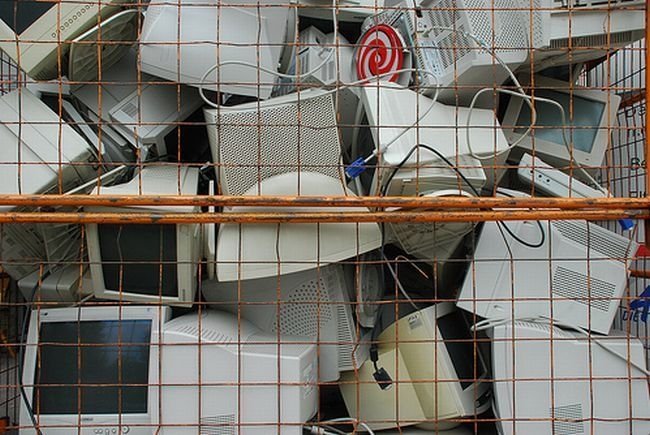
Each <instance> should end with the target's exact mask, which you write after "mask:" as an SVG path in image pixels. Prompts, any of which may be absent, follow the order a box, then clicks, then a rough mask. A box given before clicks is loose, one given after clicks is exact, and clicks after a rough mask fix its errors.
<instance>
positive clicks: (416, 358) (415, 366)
mask: <svg viewBox="0 0 650 435" xmlns="http://www.w3.org/2000/svg"><path fill="white" fill-rule="evenodd" d="M391 309H392V307H391ZM377 341H378V343H379V344H378V354H379V358H378V361H377V366H378V367H379V368H383V369H384V370H385V372H386V374H387V375H388V377H389V378H390V382H392V387H390V388H383V389H382V388H381V387H380V384H379V383H378V382H377V381H376V380H375V378H374V376H373V375H374V373H375V371H376V369H375V367H374V365H373V363H372V361H366V363H365V364H364V365H363V366H362V367H361V368H360V369H359V371H358V372H346V373H344V374H343V376H341V383H340V385H339V387H340V389H341V393H342V394H343V399H344V400H345V404H346V406H347V409H348V411H349V413H350V416H351V417H352V418H355V419H358V420H359V421H362V422H364V423H366V424H367V425H368V426H369V427H370V428H371V429H373V430H375V429H377V430H379V429H389V428H395V427H403V426H409V425H411V426H412V425H418V426H421V427H423V428H425V429H427V430H444V429H446V428H451V427H454V426H457V425H458V422H454V421H450V420H452V419H459V418H461V417H467V416H473V415H477V414H480V413H482V412H484V411H486V410H487V409H488V408H489V406H490V386H489V384H488V383H487V382H484V381H485V379H486V378H487V370H486V368H485V365H484V363H483V361H482V359H481V357H480V352H479V351H478V349H476V350H475V346H476V342H475V341H473V339H472V334H471V333H470V331H469V328H468V327H467V324H466V322H465V320H464V319H463V316H462V314H461V312H460V311H458V310H456V309H455V308H454V306H453V304H452V303H441V304H437V305H433V306H431V307H428V308H425V309H422V310H420V311H416V312H413V313H411V314H408V315H407V316H405V317H403V318H401V319H400V320H398V321H397V322H395V323H393V324H391V325H390V326H389V327H388V328H386V329H385V330H384V331H383V332H382V333H381V334H379V336H378V338H377Z"/></svg>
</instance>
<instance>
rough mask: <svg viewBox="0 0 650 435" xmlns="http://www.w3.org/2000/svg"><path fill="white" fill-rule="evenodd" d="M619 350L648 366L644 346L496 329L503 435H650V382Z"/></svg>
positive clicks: (532, 329) (542, 330) (511, 326)
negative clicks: (604, 347)
mask: <svg viewBox="0 0 650 435" xmlns="http://www.w3.org/2000/svg"><path fill="white" fill-rule="evenodd" d="M596 340H598V341H599V342H600V343H602V344H603V345H604V346H607V347H608V348H609V349H612V350H613V351H614V352H617V353H619V354H620V355H622V356H624V358H628V359H629V360H630V361H633V362H634V363H635V364H637V365H640V366H641V367H645V366H646V353H645V349H644V348H643V345H642V343H641V342H640V341H639V340H638V339H636V338H632V337H630V336H629V335H627V334H624V333H622V332H616V333H615V332H614V331H613V332H612V333H611V334H610V335H609V336H607V337H599V336H592V337H588V336H587V335H584V334H580V333H577V332H573V331H570V330H562V329H560V328H558V327H554V326H549V325H546V324H539V323H529V322H522V321H516V322H511V323H506V324H504V325H501V326H497V327H495V328H494V331H493V333H492V337H491V342H492V370H493V373H494V404H495V409H494V411H495V414H496V418H497V427H498V429H499V433H500V434H501V435H512V434H515V433H518V434H519V433H525V434H527V435H546V434H550V433H556V434H589V433H593V434H623V433H625V434H630V435H645V434H647V433H650V421H649V418H650V405H649V403H650V397H649V396H648V383H647V377H646V375H645V374H644V373H642V372H640V371H639V370H638V369H636V368H634V367H633V366H631V365H629V364H628V363H627V362H626V361H624V360H623V359H620V358H618V357H617V356H615V355H613V354H611V353H610V352H609V351H608V350H606V349H603V348H602V347H601V346H600V345H599V344H597V343H596V342H595V341H596Z"/></svg>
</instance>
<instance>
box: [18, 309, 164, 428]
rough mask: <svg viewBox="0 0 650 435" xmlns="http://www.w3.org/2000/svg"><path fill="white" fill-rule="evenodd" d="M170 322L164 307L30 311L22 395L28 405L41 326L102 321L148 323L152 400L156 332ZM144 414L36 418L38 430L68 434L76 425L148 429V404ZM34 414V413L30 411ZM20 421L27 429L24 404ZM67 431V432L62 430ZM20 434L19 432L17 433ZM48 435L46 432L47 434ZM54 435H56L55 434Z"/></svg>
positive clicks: (149, 419)
mask: <svg viewBox="0 0 650 435" xmlns="http://www.w3.org/2000/svg"><path fill="white" fill-rule="evenodd" d="M170 318H171V310H170V309H169V308H167V307H164V306H151V307H137V306H130V307H124V306H103V307H78V308H52V309H38V310H34V311H32V315H31V318H30V322H29V332H28V334H27V341H26V343H25V360H24V367H23V373H22V385H23V386H24V389H25V394H26V396H27V397H28V399H29V400H30V405H32V406H33V405H34V404H33V403H31V400H32V398H33V394H34V388H33V387H34V374H35V371H36V360H37V355H38V348H39V333H40V327H41V324H43V323H60V322H76V321H79V322H89V321H102V320H113V321H114V320H151V336H150V349H151V350H150V352H149V373H148V381H147V383H148V395H147V397H148V399H149V400H150V399H151V397H152V390H153V389H154V388H155V384H157V382H158V379H157V370H152V367H154V368H155V367H157V366H158V361H159V355H158V352H157V351H156V349H158V346H157V342H154V341H155V340H156V339H157V338H155V337H157V335H156V334H155V332H156V331H160V330H161V328H162V325H163V324H164V323H165V322H166V321H167V320H169V319H170ZM146 409H147V412H146V413H138V414H78V413H76V414H51V415H50V414H45V415H38V414H37V415H36V418H37V421H38V423H39V427H41V430H43V429H44V428H47V426H52V427H53V428H55V427H58V428H56V429H54V430H55V431H61V433H63V432H65V431H66V430H69V428H71V427H79V425H82V426H85V427H87V428H89V427H94V426H103V427H106V426H110V425H121V426H128V425H149V424H151V421H152V414H151V412H150V407H149V404H148V403H147V407H146ZM33 411H34V412H36V409H35V408H34V409H33ZM20 421H21V426H29V425H31V418H30V415H29V412H28V410H27V406H26V405H25V403H24V401H21V404H20ZM66 427H67V429H66ZM21 432H22V430H21ZM48 433H49V432H48ZM57 433H58V432H57Z"/></svg>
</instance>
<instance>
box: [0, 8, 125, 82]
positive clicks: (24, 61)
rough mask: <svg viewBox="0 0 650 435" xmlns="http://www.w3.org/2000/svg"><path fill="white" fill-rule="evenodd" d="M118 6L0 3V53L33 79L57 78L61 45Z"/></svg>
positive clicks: (65, 46)
mask: <svg viewBox="0 0 650 435" xmlns="http://www.w3.org/2000/svg"><path fill="white" fill-rule="evenodd" d="M122 3H127V2H124V1H106V2H101V3H96V2H64V3H59V2H55V1H20V0H9V1H3V2H2V5H1V6H0V40H1V41H2V42H0V49H2V51H4V52H5V53H7V54H8V55H9V56H10V57H11V58H12V59H13V60H14V61H15V62H16V64H17V65H18V66H19V67H20V68H21V69H22V70H23V71H25V72H26V73H27V75H29V76H30V77H32V78H34V79H38V80H49V79H53V78H56V77H60V76H61V75H62V74H61V73H63V74H65V73H66V72H67V71H66V70H67V65H65V58H64V57H63V56H64V55H66V54H67V50H68V48H69V45H68V44H65V43H61V41H70V40H72V39H74V38H76V37H77V36H79V35H80V34H82V33H83V32H85V31H87V30H88V29H90V28H91V27H93V26H94V25H96V24H97V22H98V20H100V21H101V20H104V19H108V18H109V17H110V16H111V15H112V14H114V13H116V12H117V11H119V10H120V7H121V5H122ZM120 25H121V24H120ZM106 36H108V34H107V35H106ZM102 39H103V41H108V38H102ZM59 57H61V59H59ZM60 63H61V64H62V65H61V67H60Z"/></svg>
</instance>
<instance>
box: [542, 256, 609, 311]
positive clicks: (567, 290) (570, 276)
mask: <svg viewBox="0 0 650 435" xmlns="http://www.w3.org/2000/svg"><path fill="white" fill-rule="evenodd" d="M587 278H588V277H587V276H586V275H583V274H581V273H578V272H575V271H573V270H570V269H566V268H564V267H558V268H557V269H556V270H555V273H554V274H553V283H552V286H553V287H552V288H553V294H555V295H557V296H561V297H565V298H569V299H574V300H575V301H576V302H578V303H581V304H584V305H588V306H590V307H592V308H595V309H597V310H600V311H604V312H607V311H609V305H610V303H611V301H612V298H613V297H614V292H615V291H616V287H615V286H614V285H613V284H612V283H609V282H607V281H602V280H600V279H598V278H594V277H591V278H589V280H587ZM587 281H588V282H587ZM588 285H590V287H588Z"/></svg>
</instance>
